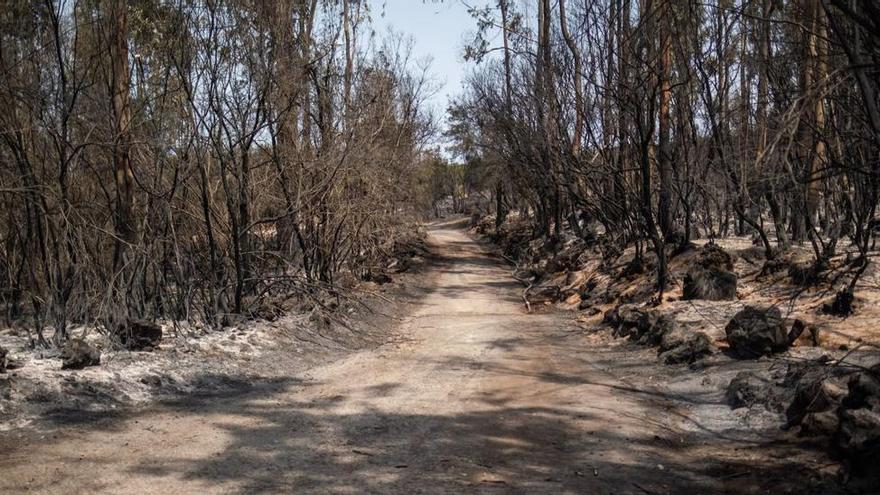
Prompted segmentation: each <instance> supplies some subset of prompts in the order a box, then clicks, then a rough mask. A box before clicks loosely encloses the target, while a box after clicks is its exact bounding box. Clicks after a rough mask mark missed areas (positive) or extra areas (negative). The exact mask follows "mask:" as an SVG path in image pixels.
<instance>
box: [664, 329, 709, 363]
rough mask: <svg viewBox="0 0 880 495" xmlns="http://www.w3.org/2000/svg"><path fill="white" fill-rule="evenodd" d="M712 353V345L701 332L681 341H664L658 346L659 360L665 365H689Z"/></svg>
mask: <svg viewBox="0 0 880 495" xmlns="http://www.w3.org/2000/svg"><path fill="white" fill-rule="evenodd" d="M711 353H712V343H711V342H709V337H707V336H706V334H705V333H703V332H696V333H692V334H689V335H687V336H686V337H684V338H682V339H664V341H663V342H662V343H661V346H660V355H659V357H660V360H661V361H662V362H663V363H665V364H684V363H687V364H690V363H693V362H695V361H697V360H698V359H701V358H703V357H705V356H708V355H709V354H711Z"/></svg>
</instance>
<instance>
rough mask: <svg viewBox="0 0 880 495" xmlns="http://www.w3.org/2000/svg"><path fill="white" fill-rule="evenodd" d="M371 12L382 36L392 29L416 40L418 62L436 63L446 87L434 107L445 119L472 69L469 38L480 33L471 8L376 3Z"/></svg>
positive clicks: (457, 3)
mask: <svg viewBox="0 0 880 495" xmlns="http://www.w3.org/2000/svg"><path fill="white" fill-rule="evenodd" d="M485 3H486V0H470V1H468V4H470V5H475V6H483V5H484V4H485ZM370 8H371V11H372V16H373V20H374V22H375V29H376V31H377V32H378V33H379V34H381V33H382V32H384V31H385V29H386V28H387V27H391V28H392V29H393V30H394V31H396V32H398V33H402V34H405V35H409V36H412V37H413V39H414V41H415V45H414V47H413V51H414V55H415V58H416V59H424V58H425V57H431V58H432V59H433V61H432V63H431V68H430V73H431V74H432V75H433V76H434V78H435V80H436V81H437V83H438V85H442V86H441V87H440V89H439V91H438V92H437V94H436V95H435V96H434V97H433V98H431V100H430V103H431V105H432V106H433V107H434V111H435V115H437V116H438V117H440V118H441V119H442V118H443V116H444V115H445V112H446V106H447V102H448V100H449V97H450V96H451V95H454V94H456V93H458V92H459V91H460V88H461V82H462V79H463V77H464V74H465V72H466V67H467V65H468V64H466V63H465V62H464V61H463V60H462V52H463V46H464V43H465V37H466V35H468V34H472V33H473V32H474V31H475V30H476V25H477V24H476V21H475V20H474V19H473V18H472V17H471V16H470V15H469V14H468V12H467V7H465V6H464V4H463V3H462V2H461V0H444V1H443V2H442V3H439V2H437V1H435V0H424V1H423V0H373V1H372V2H370ZM383 13H384V16H383Z"/></svg>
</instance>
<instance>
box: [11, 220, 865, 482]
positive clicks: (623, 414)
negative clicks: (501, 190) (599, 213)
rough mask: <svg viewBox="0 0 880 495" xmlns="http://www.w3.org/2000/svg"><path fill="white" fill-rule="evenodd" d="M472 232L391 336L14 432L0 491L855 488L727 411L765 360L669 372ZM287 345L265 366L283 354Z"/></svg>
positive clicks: (809, 453) (782, 435) (455, 229)
mask: <svg viewBox="0 0 880 495" xmlns="http://www.w3.org/2000/svg"><path fill="white" fill-rule="evenodd" d="M464 227H465V225H464V222H461V221H458V222H456V221H449V222H445V223H443V222H440V223H435V224H433V225H432V226H431V228H430V230H429V233H430V235H429V243H430V246H431V250H432V252H433V256H432V258H431V259H430V260H429V262H428V263H427V265H426V266H425V267H424V271H423V272H422V273H421V274H420V275H419V277H420V280H421V281H422V282H420V284H421V285H420V286H419V287H415V286H413V287H412V288H411V289H412V290H410V291H404V292H407V293H408V296H407V298H406V302H405V304H404V305H403V306H402V308H406V309H400V312H401V316H402V320H401V321H398V322H396V323H393V322H391V321H388V322H386V328H385V333H384V336H383V337H382V339H383V342H384V343H382V344H380V345H370V346H363V347H362V348H361V349H360V350H356V351H352V352H339V353H335V354H333V356H328V357H327V359H326V360H325V362H323V363H320V362H315V363H313V366H311V367H305V366H293V365H291V366H290V368H289V370H288V373H287V374H279V375H278V376H276V377H275V378H272V379H263V380H254V379H253V377H248V376H242V377H241V380H240V382H241V383H242V386H240V387H235V386H231V387H228V388H226V389H224V390H221V391H219V392H215V393H210V394H205V393H201V394H198V393H181V394H178V395H176V396H174V397H170V398H166V399H165V400H162V401H160V402H157V403H154V404H152V405H145V406H142V407H138V408H127V407H121V408H119V410H118V411H117V412H115V413H113V414H107V413H101V414H77V413H76V412H74V411H72V410H71V411H66V412H65V411H62V412H58V413H57V414H53V415H50V416H48V419H46V420H44V422H42V423H39V424H37V423H35V424H34V425H31V426H38V427H35V428H10V429H7V430H6V431H3V432H0V473H2V476H0V492H3V493H23V492H49V493H95V492H108V493H254V492H285V493H287V492H315V493H360V492H376V493H407V494H408V493H448V492H466V493H473V492H487V493H496V492H497V493H510V492H528V493H536V492H540V493H614V494H629V493H633V494H665V493H682V492H683V491H684V490H685V489H691V490H698V491H697V493H836V492H846V491H847V490H850V491H851V490H852V488H849V489H844V488H841V487H839V485H838V483H837V479H836V475H837V472H838V467H839V464H838V463H837V462H836V461H834V460H833V459H830V458H829V457H828V456H827V455H826V454H824V453H823V452H822V451H821V449H819V448H817V447H813V446H811V445H810V444H809V443H808V442H804V441H802V440H801V439H799V438H796V437H794V436H793V435H792V434H791V433H789V432H783V431H781V430H780V428H779V425H780V421H779V417H778V415H776V414H772V413H769V412H765V413H760V412H753V411H752V410H750V409H737V410H731V409H730V408H729V407H728V406H727V404H726V402H725V399H724V389H725V388H726V385H727V381H726V380H724V379H721V378H719V371H723V372H724V373H723V374H724V375H725V376H727V378H729V376H728V375H729V374H731V373H735V372H736V371H737V369H746V368H744V367H748V366H754V364H749V363H738V362H734V361H725V362H723V363H715V364H713V365H709V366H707V367H704V368H701V369H692V368H690V367H687V366H664V365H661V364H659V363H658V362H657V359H656V351H655V350H652V349H650V348H646V347H640V346H637V345H635V344H633V343H630V342H627V341H625V340H623V339H615V338H613V337H612V336H611V334H610V332H609V331H607V330H602V329H600V328H598V327H597V328H585V327H584V325H583V323H582V322H578V321H577V318H576V314H575V313H572V312H564V311H559V310H556V309H553V308H548V309H546V310H545V311H541V312H536V313H528V312H526V310H525V308H524V306H523V304H522V300H521V293H522V287H521V286H520V285H519V284H518V283H517V282H516V281H515V280H514V279H513V278H511V276H510V268H509V267H508V266H506V265H505V264H504V263H503V262H502V261H501V260H499V259H498V258H497V257H495V256H494V255H492V254H491V252H490V250H489V249H488V248H487V247H486V246H484V245H482V244H481V243H479V242H477V241H475V240H473V239H471V238H470V237H469V236H468V235H467V234H466V231H465V230H464ZM402 294H403V293H401V297H403V296H402ZM377 338H378V337H377ZM283 351H284V349H282V348H279V349H275V350H272V349H268V350H265V351H264V353H263V357H262V358H261V360H262V361H261V362H266V363H268V362H272V361H275V362H276V363H278V366H281V367H284V366H287V364H286V363H288V362H289V358H285V357H284V355H282V354H283ZM765 365H766V363H764V364H762V366H765ZM722 368H723V369H722ZM752 414H757V415H758V416H761V415H762V414H763V415H765V416H766V417H764V416H762V417H758V418H755V417H745V416H746V415H752Z"/></svg>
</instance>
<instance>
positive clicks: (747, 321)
mask: <svg viewBox="0 0 880 495" xmlns="http://www.w3.org/2000/svg"><path fill="white" fill-rule="evenodd" d="M724 331H725V333H726V334H727V343H728V344H730V350H731V351H732V352H733V353H734V354H735V355H736V356H737V357H740V358H744V359H751V358H758V357H761V356H766V355H769V354H773V353H776V352H781V351H784V350H785V349H787V348H788V345H789V342H788V332H786V330H785V321H784V320H783V318H782V314H781V313H780V312H779V308H776V307H769V308H762V307H757V306H746V307H745V308H744V309H743V310H742V311H740V312H739V313H737V314H736V315H734V316H733V319H731V320H730V322H729V323H728V324H727V326H726V327H725V329H724Z"/></svg>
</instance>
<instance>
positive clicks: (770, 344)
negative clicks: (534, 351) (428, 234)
mask: <svg viewBox="0 0 880 495" xmlns="http://www.w3.org/2000/svg"><path fill="white" fill-rule="evenodd" d="M474 231H475V233H477V234H478V235H482V236H484V237H485V238H486V239H488V240H490V241H492V242H493V243H494V244H495V245H496V246H497V247H498V249H499V250H500V251H501V253H502V255H503V257H505V258H507V259H508V260H509V261H511V262H512V264H513V265H514V268H513V272H514V275H515V277H517V278H518V279H519V280H521V281H522V282H523V284H525V285H527V287H526V288H525V289H524V294H523V298H524V299H525V300H527V301H528V302H529V304H528V306H529V307H530V310H531V311H542V308H548V309H549V308H555V309H564V310H572V311H577V312H578V313H579V316H578V319H579V320H580V321H581V322H582V325H584V327H585V328H586V329H587V331H589V332H598V333H599V334H601V333H603V332H607V333H608V335H609V337H613V338H619V339H628V340H630V341H632V342H634V343H636V344H638V345H644V346H650V347H654V348H656V350H657V359H658V361H659V362H662V363H664V364H667V365H682V364H684V365H689V366H690V367H691V368H692V369H694V370H704V369H705V370H712V369H714V368H716V367H719V366H722V363H728V364H724V365H723V366H725V367H726V369H728V371H727V373H728V376H730V378H728V379H727V380H728V381H726V382H725V381H724V380H723V379H722V381H721V382H719V383H718V386H719V387H721V388H722V389H723V390H725V391H726V392H725V393H726V397H727V401H728V403H729V405H730V407H731V408H733V409H737V408H749V409H752V410H755V409H758V410H764V411H767V412H768V413H769V414H770V415H771V417H773V418H775V421H776V424H777V427H778V428H784V429H786V430H789V432H788V433H786V434H787V435H794V436H795V437H794V438H800V439H802V440H804V441H808V442H813V443H815V442H823V443H824V445H825V446H826V447H827V448H828V449H829V450H830V451H833V452H834V453H835V454H836V455H838V456H839V457H840V458H841V459H845V460H846V461H847V464H846V466H847V467H846V468H845V469H844V472H845V474H846V476H849V474H850V471H849V469H853V470H854V471H853V472H854V473H858V475H859V476H863V475H865V473H866V472H865V470H864V468H865V467H866V466H868V465H870V462H873V461H872V460H873V459H875V458H876V457H875V456H876V455H877V452H878V448H880V422H878V420H880V416H878V412H880V409H876V406H875V404H876V403H877V400H878V397H880V396H878V395H877V392H878V391H880V389H876V388H874V387H875V384H876V380H877V379H878V378H880V376H878V375H877V372H878V368H877V366H878V365H880V334H878V333H877V329H876V322H877V321H880V315H878V313H877V312H876V310H875V309H874V308H873V307H872V304H866V303H867V302H868V301H877V300H878V299H880V285H876V283H877V282H878V280H877V279H876V277H877V276H878V273H877V270H876V269H871V270H866V272H865V274H864V275H863V277H864V278H863V283H864V285H862V286H860V287H862V288H861V290H860V291H859V293H860V299H861V301H863V302H862V303H861V304H859V305H858V307H859V311H856V312H854V313H851V314H849V315H847V316H840V315H838V314H835V313H834V312H833V311H828V306H829V305H833V304H834V302H835V300H836V299H837V297H838V296H837V294H838V293H839V291H838V290H835V285H834V283H833V281H834V280H835V279H837V280H839V279H840V278H842V277H841V275H842V274H845V273H847V271H848V270H850V269H851V268H850V267H849V266H848V263H847V259H848V256H847V255H845V254H843V255H840V256H837V257H835V258H834V259H832V260H831V262H830V263H829V264H828V266H827V267H826V269H825V270H823V272H822V278H821V280H822V281H823V282H821V283H819V282H816V281H813V282H812V283H809V284H806V285H805V282H804V280H803V279H802V278H800V276H799V274H800V270H799V269H793V270H792V269H781V268H780V269H774V270H768V269H767V264H768V260H766V259H764V258H763V253H762V252H761V251H760V250H756V249H754V248H753V246H752V245H751V243H750V242H748V239H743V238H730V239H718V240H715V241H714V242H712V243H706V242H705V241H700V240H695V243H694V244H693V245H692V246H691V247H689V248H688V249H684V250H681V249H676V248H674V247H670V250H671V251H673V250H674V251H675V252H670V253H669V254H670V264H669V270H670V283H671V286H672V287H671V288H670V290H668V291H667V292H666V293H665V294H664V295H663V298H662V300H660V299H658V298H657V294H656V291H655V290H654V285H653V273H652V270H653V267H654V260H653V259H652V257H651V255H650V254H645V255H642V257H641V261H637V260H636V253H635V250H634V249H632V248H630V249H628V250H624V251H623V252H620V253H617V254H616V255H609V253H608V251H607V250H606V249H603V246H602V243H601V240H600V239H601V236H600V237H599V239H597V240H596V241H594V242H587V241H585V240H583V239H578V238H577V237H575V236H574V235H572V234H570V233H567V232H565V231H564V232H563V234H562V236H561V237H559V238H555V239H551V240H547V239H545V238H543V237H534V236H533V235H532V234H531V230H530V226H529V225H528V224H527V223H526V222H522V221H515V220H514V221H509V222H507V223H505V224H504V225H502V227H501V228H499V229H497V230H496V229H495V228H494V224H493V219H491V218H486V219H484V220H483V221H482V222H480V223H479V224H478V225H477V227H476V228H475V229H474ZM796 252H797V251H792V252H790V253H789V254H788V255H787V256H786V257H783V258H773V259H772V260H770V261H772V264H774V265H778V263H779V262H780V259H786V260H788V265H789V266H790V267H791V266H798V261H796V260H799V259H801V258H800V257H798V256H797V254H796ZM707 271H709V272H710V275H709V276H714V273H712V272H713V271H716V273H717V272H721V273H724V274H725V275H724V277H725V279H732V281H733V286H734V287H735V290H734V291H733V293H732V295H731V296H727V295H725V297H716V296H717V295H718V291H717V290H716V287H717V286H715V285H712V283H711V282H708V283H707V285H709V287H708V288H707V287H705V286H704V287H702V288H701V289H708V290H702V291H697V292H696V293H695V292H693V291H692V292H690V293H687V294H686V292H685V288H686V287H687V285H688V283H689V282H688V280H689V279H693V278H694V277H695V273H696V274H699V275H698V276H700V277H705V276H706V272H707ZM727 274H729V275H727ZM838 283H840V282H838ZM755 360H758V362H759V363H763V364H761V365H760V366H758V367H757V368H755V367H754V366H753V365H752V364H750V363H752V362H755ZM737 363H742V364H741V365H739V364H737ZM737 367H739V368H740V369H742V370H743V371H740V372H738V373H736V372H734V373H733V374H732V375H730V373H731V371H730V370H732V369H736V368H737ZM780 434H782V433H780Z"/></svg>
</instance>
